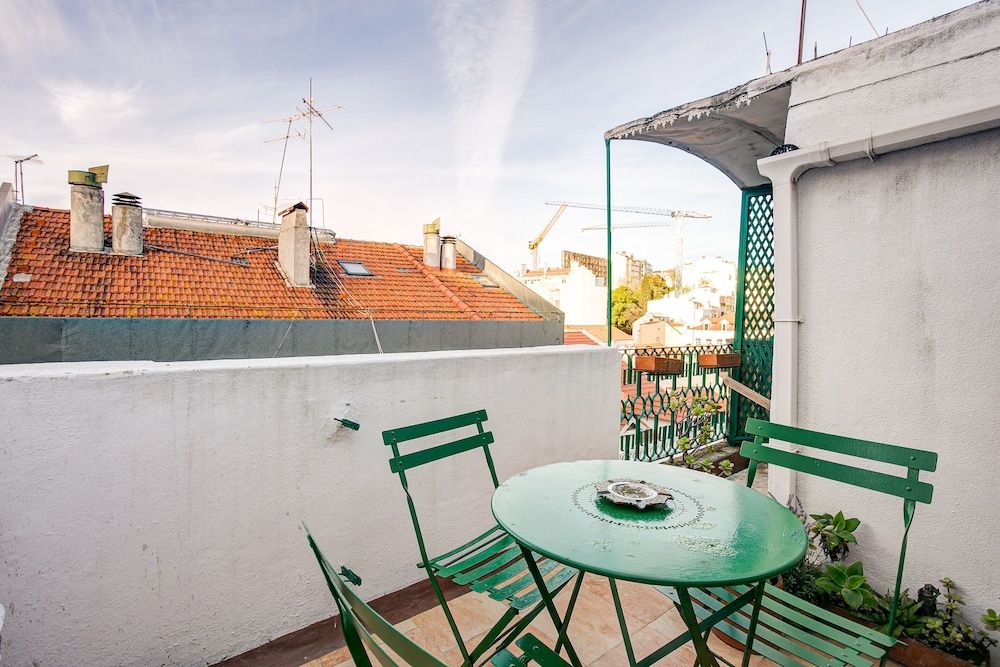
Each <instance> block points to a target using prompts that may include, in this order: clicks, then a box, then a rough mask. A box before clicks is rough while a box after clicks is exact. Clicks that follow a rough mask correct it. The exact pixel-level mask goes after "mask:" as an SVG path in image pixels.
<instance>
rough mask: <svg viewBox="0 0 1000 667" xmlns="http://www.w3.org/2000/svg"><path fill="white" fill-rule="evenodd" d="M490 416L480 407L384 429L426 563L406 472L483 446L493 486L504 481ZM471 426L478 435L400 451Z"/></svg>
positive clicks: (393, 465)
mask: <svg viewBox="0 0 1000 667" xmlns="http://www.w3.org/2000/svg"><path fill="white" fill-rule="evenodd" d="M487 419H488V417H487V416H486V410H476V411H474V412H466V413H465V414H461V415H455V416H454V417H445V418H444V419H435V420H434V421H429V422H423V423H420V424H413V425H412V426H402V427H400V428H391V429H389V430H387V431H382V442H383V443H384V444H386V445H387V446H389V447H391V448H392V458H391V459H389V469H390V470H392V471H393V472H394V473H396V474H397V475H399V482H400V484H402V485H403V491H405V492H406V502H407V505H408V506H409V508H410V519H411V520H412V521H413V530H414V532H415V533H416V536H417V546H418V547H419V548H420V557H421V558H422V559H423V563H424V564H426V563H427V562H428V558H427V549H426V547H425V545H424V537H423V534H422V533H421V532H420V520H419V519H418V518H417V509H416V506H415V505H414V504H413V497H412V496H411V495H410V485H409V482H408V480H407V479H406V471H407V470H410V469H411V468H416V467H418V466H422V465H425V464H428V463H432V462H434V461H439V460H441V459H444V458H448V457H449V456H455V455H456V454H461V453H463V452H467V451H470V450H473V449H476V448H479V447H481V448H482V450H483V454H484V455H485V456H486V466H487V468H489V471H490V479H492V481H493V488H496V487H498V486H500V482H499V481H498V480H497V471H496V468H495V467H494V466H493V456H492V455H491V454H490V445H491V444H493V433H491V432H490V431H487V430H486V429H485V428H483V422H485V421H486V420H487ZM470 426H475V427H476V431H477V433H476V434H474V435H467V436H465V437H461V438H459V439H457V440H453V441H451V442H448V443H445V444H443V445H435V446H432V447H427V448H425V449H421V450H417V451H412V452H410V453H407V454H400V449H399V445H400V444H401V443H406V442H410V441H413V440H419V439H421V438H426V437H429V436H432V435H439V434H441V433H448V432H449V431H456V430H458V429H462V428H467V427H470Z"/></svg>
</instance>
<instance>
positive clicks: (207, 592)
mask: <svg viewBox="0 0 1000 667" xmlns="http://www.w3.org/2000/svg"><path fill="white" fill-rule="evenodd" d="M619 364H620V359H619V353H618V351H616V350H613V349H607V348H600V347H583V346H579V347H578V346H571V347H561V346H550V347H544V348H528V349H512V350H490V351H461V352H431V353H413V354H387V355H382V356H378V355H360V356H337V357H314V358H287V359H274V360H271V359H268V360H227V361H208V362H183V363H151V362H111V363H108V362H93V363H67V364H37V365H19V366H0V434H2V436H0V461H2V465H0V507H2V508H3V509H2V514H0V519H2V520H0V562H2V563H3V569H2V570H0V603H2V604H4V605H5V606H6V607H7V611H8V615H7V619H6V623H5V626H4V633H3V646H2V653H3V655H4V658H5V662H4V664H6V665H18V666H20V665H31V664H38V665H44V666H46V667H48V666H58V665H140V664H141V665H151V664H156V665H161V664H162V665H195V664H206V663H208V664H211V663H214V662H216V661H218V660H221V659H223V658H225V657H227V656H231V655H234V654H238V653H240V652H242V651H245V650H247V649H250V648H252V647H255V646H258V645H260V644H263V643H265V642H267V641H269V640H271V639H274V638H276V637H278V636H281V635H283V634H286V633H288V632H291V631H294V630H296V629H299V628H302V627H305V626H306V625H309V624H311V623H313V622H315V621H317V620H320V619H322V618H326V617H328V616H331V615H332V612H333V606H332V602H331V601H330V599H329V597H328V594H327V593H326V592H325V590H324V585H323V582H322V579H321V577H320V573H319V570H318V569H317V567H316V564H315V562H314V560H313V558H312V555H311V553H310V551H309V549H308V547H307V545H306V542H305V537H304V534H303V531H302V529H301V527H300V525H299V521H300V520H305V521H306V522H308V524H309V526H310V528H311V529H312V530H313V532H314V534H315V535H316V537H317V539H318V540H319V542H320V543H321V545H323V546H324V547H325V550H326V551H327V552H328V555H329V557H330V558H331V559H332V560H335V561H337V562H344V563H347V564H349V565H350V566H351V567H352V568H353V569H355V570H356V571H357V572H358V573H359V574H360V575H361V576H362V577H363V578H364V579H365V585H364V587H363V589H362V590H363V594H364V595H365V596H366V597H368V598H373V597H377V596H379V595H382V594H385V593H388V592H391V591H394V590H398V589H400V588H402V587H404V586H406V585H409V584H411V583H414V582H416V581H418V580H420V579H421V578H422V574H421V572H420V571H419V570H418V569H417V568H416V567H414V563H416V562H417V549H416V545H415V542H414V539H413V536H412V529H411V527H410V521H409V518H408V515H407V512H406V509H405V503H404V496H403V492H402V489H401V488H400V486H399V483H398V479H397V477H396V476H395V475H393V474H392V473H391V472H390V471H389V467H388V458H389V452H388V448H387V447H385V446H383V445H382V442H381V437H380V432H381V431H382V430H383V429H386V428H390V427H393V426H399V425H406V424H411V423H415V422H419V421H424V420H428V419H433V418H437V417H442V416H447V415H451V414H456V413H459V412H463V411H468V410H473V409H478V408H485V409H486V410H487V411H488V412H489V415H490V422H489V424H490V427H491V429H492V430H493V432H494V433H495V435H496V439H497V443H496V445H494V448H493V452H494V456H495V460H496V462H497V465H498V468H499V470H498V472H499V474H500V476H501V477H502V478H506V477H508V476H510V475H512V474H514V473H516V472H518V471H521V470H524V469H527V468H531V467H534V466H537V465H541V464H544V463H549V462H553V461H562V460H572V459H580V458H601V457H607V458H613V457H615V456H616V455H617V450H618V435H617V434H618V417H619V415H618V412H619V396H618V392H619V378H618V373H619ZM334 417H347V418H350V419H352V420H355V421H358V422H360V424H361V430H360V431H358V432H355V431H350V430H346V429H344V428H343V427H341V426H340V425H339V424H338V423H337V422H335V421H334V420H333V418H334ZM411 484H412V486H413V487H414V488H415V489H416V494H415V495H416V498H417V501H418V503H420V504H421V506H422V510H423V516H424V517H426V519H427V521H426V533H425V534H427V535H428V536H429V539H430V541H431V543H433V544H436V545H438V546H439V547H440V548H442V549H444V548H446V547H448V546H449V545H455V544H457V543H459V542H460V541H464V540H465V539H467V538H468V537H469V536H470V535H472V534H473V531H476V530H480V529H482V528H484V527H485V526H487V525H488V524H489V523H490V522H491V521H492V517H491V515H490V511H489V498H490V492H491V490H492V487H491V484H490V482H489V477H488V474H487V471H486V468H485V465H484V464H483V461H482V456H481V454H477V453H476V452H470V453H468V454H466V455H463V456H461V457H458V458H456V459H455V460H452V461H445V462H441V463H440V464H438V465H432V466H428V469H426V470H423V469H421V470H417V471H414V473H413V474H412V475H411Z"/></svg>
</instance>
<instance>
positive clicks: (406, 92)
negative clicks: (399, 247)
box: [0, 0, 968, 272]
mask: <svg viewBox="0 0 1000 667" xmlns="http://www.w3.org/2000/svg"><path fill="white" fill-rule="evenodd" d="M0 4H2V14H3V22H4V26H3V29H2V30H0V62H2V63H3V67H0V156H3V155H6V154H31V153H38V154H39V156H40V158H41V160H42V161H43V164H28V165H26V166H25V168H24V177H25V187H24V190H25V195H26V197H27V203H28V204H32V205H38V206H53V207H58V208H66V207H68V204H69V186H68V185H67V184H66V171H67V170H69V169H86V168H88V167H91V166H94V165H99V164H110V165H111V170H110V179H109V183H108V184H107V185H106V186H105V189H106V192H107V193H108V194H111V193H115V192H122V191H129V192H132V193H135V194H138V195H139V196H141V197H142V198H143V204H144V205H145V206H147V207H150V208H161V209H169V210H177V211H187V212H196V213H205V214H212V215H221V216H227V217H241V218H247V219H257V218H258V217H259V218H261V219H265V220H270V218H271V212H270V210H268V209H266V208H265V207H267V206H270V205H271V204H272V203H273V197H274V185H275V180H276V178H277V175H278V169H279V164H280V161H281V154H282V145H283V142H282V141H277V142H270V143H268V142H267V140H268V139H271V138H274V137H282V136H284V134H285V125H284V124H283V123H280V122H276V123H267V122H264V121H269V120H273V119H280V118H282V117H287V116H289V115H291V114H294V113H295V110H296V106H297V105H298V106H301V104H302V98H303V97H305V96H307V95H308V86H309V78H310V77H312V80H313V96H314V100H315V103H316V106H317V107H319V108H321V109H322V108H326V107H332V106H340V107H342V108H340V109H332V110H331V111H329V112H328V113H327V114H326V117H327V119H328V120H329V122H330V123H331V125H332V126H333V129H332V130H331V129H330V128H328V127H326V126H325V125H322V124H319V123H318V124H316V125H314V127H313V151H314V198H315V204H314V206H313V215H314V221H315V224H316V225H317V226H325V227H327V228H330V229H332V230H334V231H335V232H336V233H337V235H338V236H341V237H345V238H356V239H367V240H374V241H392V242H400V243H409V244H414V245H417V244H420V243H421V241H422V239H421V227H422V225H423V224H425V223H427V222H430V221H432V220H433V219H434V218H437V217H440V218H441V225H442V233H444V234H450V235H455V236H459V237H461V238H462V239H463V240H465V241H466V242H468V243H469V244H471V245H472V246H473V247H475V248H476V249H477V250H479V251H480V252H481V253H483V254H484V255H486V256H488V257H490V258H491V259H493V260H494V261H495V262H497V263H498V264H500V265H501V266H503V267H504V268H506V269H507V270H508V271H511V272H514V271H516V270H518V269H519V268H520V267H521V265H522V264H526V263H528V262H529V256H530V255H529V251H528V249H527V244H528V242H529V241H530V240H531V239H533V238H534V237H535V235H536V234H537V233H538V232H539V231H540V230H541V229H542V228H543V227H544V226H545V224H546V223H547V222H548V220H549V218H550V217H551V216H552V215H553V213H554V212H555V209H554V208H553V207H551V206H546V205H545V202H546V201H547V200H568V201H580V202H592V203H602V202H603V198H604V177H605V174H604V142H603V134H604V132H605V131H606V130H608V129H610V128H612V127H615V126H617V125H619V124H621V123H624V122H627V121H630V120H633V119H636V118H640V117H645V116H650V115H653V114H655V113H657V112H659V111H661V110H664V109H668V108H670V107H673V106H676V105H678V104H682V103H684V102H688V101H692V100H696V99H699V98H702V97H705V96H707V95H711V94H714V93H717V92H720V91H722V90H725V89H727V88H731V87H733V86H735V85H739V84H741V83H743V82H745V81H748V80H750V79H753V78H756V77H759V76H761V75H763V74H764V67H765V56H764V43H763V37H762V34H766V35H767V42H768V45H769V46H770V48H771V51H772V59H771V63H772V69H773V70H774V71H778V70H781V69H784V68H786V67H789V66H791V65H793V64H794V63H795V55H796V54H795V51H796V47H797V39H798V24H799V9H800V3H799V1H798V0H757V1H755V2H746V1H745V0H732V1H719V2H679V1H672V0H653V1H643V0H634V1H630V2H622V1H620V0H619V1H618V2H611V1H607V2H602V1H597V0H440V1H438V2H420V1H418V0H407V1H399V2H389V1H380V0H368V1H356V2H353V1H351V2H347V1H344V2H338V1H335V0H314V1H311V2H306V1H301V2H297V1H294V0H286V1H282V2H278V1H271V2H252V1H249V0H248V1H241V2H235V1H233V2H210V1H206V0H197V1H196V0H171V1H161V2H155V1H145V2H113V1H110V0H93V1H91V2H77V1H71V0H65V1H62V2H56V1H51V0H23V1H22V0H0ZM966 4H968V2H965V1H954V0H910V1H908V2H905V3H904V2H898V0H862V2H861V6H863V7H864V10H865V11H866V12H867V14H868V16H869V17H870V19H871V21H872V23H873V24H874V26H875V27H876V28H877V29H878V31H879V32H880V33H884V32H885V31H886V30H887V29H888V30H889V31H890V32H891V31H895V30H898V29H900V28H904V27H907V26H910V25H913V24H915V23H919V22H921V21H924V20H927V19H930V18H932V17H934V16H938V15H940V14H943V13H946V12H948V11H951V10H954V9H957V8H959V7H961V6H964V5H966ZM873 37H874V32H873V30H872V27H871V26H870V25H869V24H868V22H867V21H866V19H865V16H864V15H863V14H862V12H861V10H860V9H859V6H858V4H857V2H856V1H855V0H822V1H816V0H814V1H813V2H812V3H811V5H810V7H809V12H808V14H807V26H806V32H805V42H806V44H807V48H806V51H807V54H806V55H807V59H808V58H811V57H812V54H813V50H814V46H815V49H816V50H817V52H818V53H819V55H823V54H825V53H830V52H833V51H837V50H840V49H842V48H844V47H846V46H847V45H848V42H849V41H853V43H855V44H857V43H858V42H860V41H864V40H867V39H871V38H873ZM306 130H307V126H306V124H305V122H304V121H298V122H297V123H296V124H294V125H293V132H296V131H298V132H305V131H306ZM612 150H613V175H614V195H615V200H616V202H617V203H618V204H621V205H630V206H643V207H656V208H666V209H683V210H693V211H698V212H702V213H706V214H709V215H711V216H712V219H711V220H705V221H702V220H690V221H688V222H687V223H686V224H685V254H686V256H687V257H688V258H693V257H698V256H701V255H721V256H724V257H730V258H735V256H736V250H737V248H736V246H737V234H738V227H739V192H738V190H737V189H736V186H735V185H733V184H732V182H731V181H729V180H728V179H727V178H726V177H724V176H723V175H722V174H720V173H719V172H717V171H716V170H715V169H714V168H713V167H710V166H709V165H707V164H705V163H703V162H702V161H700V160H699V159H697V158H695V157H693V156H691V155H688V154H685V153H683V152H681V151H678V150H674V149H671V148H668V147H664V146H659V145H655V144H647V143H644V142H638V141H635V142H633V141H622V142H614V144H613V148H612ZM4 169H7V170H8V171H6V172H5V171H3V170H4ZM12 176H13V165H12V162H11V161H10V160H9V158H3V161H2V162H0V180H7V181H9V180H11V179H12ZM280 195H281V203H282V204H283V205H288V204H289V203H294V202H296V201H300V200H305V199H307V198H308V196H309V178H308V143H307V142H306V141H305V140H303V139H293V140H291V141H289V143H288V153H287V158H286V161H285V168H284V175H283V177H282V184H281V192H280ZM107 199H108V200H109V199H110V197H107ZM108 205H110V204H108ZM650 219H651V218H648V217H641V216H632V215H627V214H622V215H619V216H617V217H616V222H640V221H644V220H650ZM661 219H662V220H666V219H665V218H661ZM602 222H603V213H602V212H601V211H588V210H582V209H569V210H568V211H567V212H566V213H565V214H564V215H563V216H562V218H561V219H560V220H559V222H558V223H557V224H556V226H555V227H554V228H553V231H552V232H551V233H550V234H549V236H548V237H547V238H546V240H545V242H544V243H543V244H542V246H541V248H540V254H541V259H542V263H543V264H549V265H557V264H558V262H559V251H560V250H563V249H567V250H575V251H578V252H588V253H592V254H599V255H603V254H604V236H603V234H601V233H600V232H583V231H581V227H584V226H588V225H598V224H601V223H602ZM615 250H616V251H619V250H620V251H625V252H630V253H633V254H636V255H638V256H640V257H643V258H645V259H648V260H649V261H651V262H652V263H653V265H654V268H657V269H660V268H667V267H669V266H671V265H672V264H673V262H674V235H673V229H672V228H670V227H667V228H659V227H654V228H648V229H642V230H623V231H620V232H617V233H616V235H615Z"/></svg>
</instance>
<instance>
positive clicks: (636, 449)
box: [618, 345, 733, 461]
mask: <svg viewBox="0 0 1000 667" xmlns="http://www.w3.org/2000/svg"><path fill="white" fill-rule="evenodd" d="M732 351H733V347H732V346H731V345H686V346H684V347H649V348H641V349H634V348H631V349H624V350H622V357H623V368H622V388H623V390H622V400H621V418H620V419H621V424H620V427H621V429H622V433H621V435H620V436H619V442H618V450H619V455H620V456H621V458H622V459H624V460H626V461H633V460H634V461H658V460H661V459H665V458H668V457H670V456H673V455H675V454H677V453H678V452H679V451H680V448H679V447H678V446H677V439H678V438H679V437H680V436H681V435H683V434H682V433H678V426H679V424H680V423H681V422H683V417H684V414H683V412H678V411H675V410H672V409H671V408H670V400H669V399H670V394H671V392H674V391H678V392H679V393H680V394H681V395H682V396H683V397H684V398H692V397H694V396H711V397H712V399H713V400H716V401H719V402H724V403H728V402H729V401H731V400H732V397H731V396H732V392H730V391H729V387H728V386H726V384H725V383H723V381H722V372H723V370H725V369H719V368H702V367H701V366H700V365H699V364H698V356H699V355H700V354H707V353H722V354H724V353H729V352H732ZM637 353H641V354H651V355H654V356H659V357H664V356H665V357H675V358H677V357H680V358H681V359H683V361H684V370H683V372H682V373H681V375H679V376H678V375H671V376H659V375H653V374H650V373H645V372H643V371H639V370H637V369H636V368H635V356H636V354H637ZM696 378H697V379H698V382H697V383H696V382H695V379H696ZM696 384H697V385H698V386H694V385H696ZM631 385H634V386H635V389H634V395H632V396H625V392H624V389H625V387H629V386H631ZM650 387H651V388H652V391H651V392H650V391H649V388H650ZM644 421H645V422H646V423H649V422H650V421H651V422H652V428H651V429H645V430H644V429H643V422H644ZM728 424H729V415H728V414H727V413H724V412H723V413H719V414H718V415H715V416H714V417H713V418H712V441H716V440H721V439H723V438H726V437H728V429H727V426H728ZM626 426H630V427H631V428H630V429H629V432H625V427H626Z"/></svg>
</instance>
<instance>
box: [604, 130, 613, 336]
mask: <svg viewBox="0 0 1000 667" xmlns="http://www.w3.org/2000/svg"><path fill="white" fill-rule="evenodd" d="M604 173H605V188H606V192H607V209H606V211H605V212H606V213H607V233H608V266H607V273H605V274H604V275H605V279H604V282H605V284H606V286H607V292H608V347H611V342H612V341H611V338H612V337H611V332H612V331H614V329H612V328H611V292H612V290H614V287H613V284H612V283H613V281H612V279H611V276H612V275H613V274H612V273H611V140H610V139H605V140H604Z"/></svg>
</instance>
